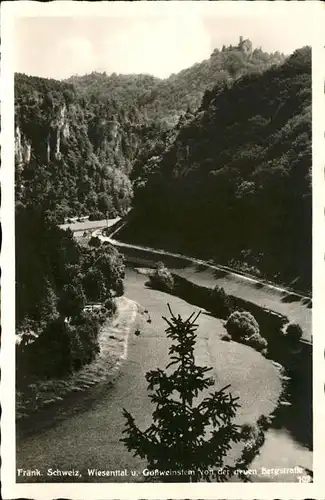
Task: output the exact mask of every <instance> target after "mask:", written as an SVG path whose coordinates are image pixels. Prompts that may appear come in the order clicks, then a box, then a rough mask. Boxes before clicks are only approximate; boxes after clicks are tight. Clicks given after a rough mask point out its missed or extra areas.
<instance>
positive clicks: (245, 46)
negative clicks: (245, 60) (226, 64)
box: [238, 36, 253, 55]
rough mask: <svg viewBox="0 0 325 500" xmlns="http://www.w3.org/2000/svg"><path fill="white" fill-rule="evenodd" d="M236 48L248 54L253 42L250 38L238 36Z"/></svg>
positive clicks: (250, 51)
mask: <svg viewBox="0 0 325 500" xmlns="http://www.w3.org/2000/svg"><path fill="white" fill-rule="evenodd" d="M238 48H239V49H240V50H242V51H243V52H245V54H247V55H250V54H251V53H252V51H253V44H252V42H251V41H250V40H248V39H245V40H244V39H243V37H242V36H240V37H239V44H238Z"/></svg>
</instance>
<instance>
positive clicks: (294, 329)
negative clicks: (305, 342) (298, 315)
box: [285, 323, 303, 342]
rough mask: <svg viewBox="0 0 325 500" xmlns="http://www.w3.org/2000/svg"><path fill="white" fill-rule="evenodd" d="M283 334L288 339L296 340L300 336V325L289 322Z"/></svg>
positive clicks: (301, 332)
mask: <svg viewBox="0 0 325 500" xmlns="http://www.w3.org/2000/svg"><path fill="white" fill-rule="evenodd" d="M285 334H286V337H287V338H288V339H290V340H293V341H294V342H298V341H299V340H300V339H301V337H302V334H303V331H302V328H301V326H300V325H298V324H297V323H289V324H288V326H287V328H286V331H285Z"/></svg>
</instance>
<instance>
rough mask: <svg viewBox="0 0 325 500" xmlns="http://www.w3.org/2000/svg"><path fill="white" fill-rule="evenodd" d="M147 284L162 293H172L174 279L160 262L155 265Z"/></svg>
mask: <svg viewBox="0 0 325 500" xmlns="http://www.w3.org/2000/svg"><path fill="white" fill-rule="evenodd" d="M149 283H150V286H151V287H152V288H156V289H157V290H161V291H163V292H172V291H173V289H174V278H173V276H172V274H171V273H170V272H169V271H168V269H167V267H166V266H165V265H164V264H163V263H162V262H158V263H157V266H156V269H155V270H154V272H153V273H152V274H151V275H150V278H149Z"/></svg>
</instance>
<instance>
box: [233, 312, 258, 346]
mask: <svg viewBox="0 0 325 500" xmlns="http://www.w3.org/2000/svg"><path fill="white" fill-rule="evenodd" d="M225 327H226V330H227V332H228V333H229V335H230V336H231V338H232V339H233V340H245V339H247V338H250V337H252V336H253V335H259V333H260V329H259V326H258V323H257V321H256V319H255V318H254V316H253V315H252V314H251V313H250V312H248V311H235V312H233V313H232V314H231V315H230V316H229V318H228V320H227V322H226V325H225Z"/></svg>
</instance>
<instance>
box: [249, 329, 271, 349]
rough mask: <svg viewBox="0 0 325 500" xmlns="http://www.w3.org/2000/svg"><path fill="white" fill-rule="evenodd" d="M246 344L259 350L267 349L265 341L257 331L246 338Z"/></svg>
mask: <svg viewBox="0 0 325 500" xmlns="http://www.w3.org/2000/svg"><path fill="white" fill-rule="evenodd" d="M246 344H247V345H249V346H250V347H253V348H254V349H256V350H257V351H259V352H263V351H264V349H267V341H266V340H265V338H264V337H262V336H261V335H260V334H258V333H254V334H253V335H252V336H251V337H249V338H247V339H246Z"/></svg>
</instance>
